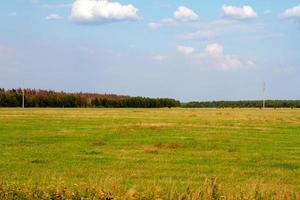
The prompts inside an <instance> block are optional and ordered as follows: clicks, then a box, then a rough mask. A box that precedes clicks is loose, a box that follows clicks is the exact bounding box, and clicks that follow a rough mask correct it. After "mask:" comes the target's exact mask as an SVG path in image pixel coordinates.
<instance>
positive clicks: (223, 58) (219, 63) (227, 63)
mask: <svg viewBox="0 0 300 200" xmlns="http://www.w3.org/2000/svg"><path fill="white" fill-rule="evenodd" d="M204 57H205V58H206V59H208V60H209V61H210V62H211V63H212V66H214V67H215V68H217V69H218V70H221V71H230V70H238V69H240V68H245V67H253V66H255V64H254V62H253V61H250V60H247V61H244V60H242V59H240V58H239V57H237V56H233V55H226V54H224V47H223V46H222V45H221V44H219V43H217V42H216V43H212V44H208V45H207V46H206V48H205V54H204Z"/></svg>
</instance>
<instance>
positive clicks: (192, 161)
mask: <svg viewBox="0 0 300 200" xmlns="http://www.w3.org/2000/svg"><path fill="white" fill-rule="evenodd" d="M299 177H300V110H299V109H266V110H260V109H180V108H178V109H25V110H22V109H0V198H1V193H2V194H3V196H2V197H3V198H7V199H9V194H12V193H14V192H15V193H16V191H19V193H18V192H17V193H18V195H19V196H18V197H21V196H22V195H23V196H24V195H25V196H26V194H27V195H29V194H41V195H42V194H43V195H44V196H45V198H46V199H47V197H49V198H50V196H51V194H52V195H57V194H56V193H59V192H60V193H64V192H65V195H67V197H68V198H71V196H72V193H74V192H75V191H77V193H78V194H82V195H84V194H85V193H87V194H85V195H86V196H88V195H91V196H89V198H93V196H92V195H93V194H97V195H98V196H97V195H96V196H95V195H94V197H95V198H100V196H101V195H100V196H99V194H102V193H103V195H104V196H105V195H106V196H105V198H106V197H107V195H108V196H109V195H111V196H113V197H114V198H115V199H118V198H117V197H119V199H125V196H126V195H127V196H128V195H129V196H130V195H131V196H134V195H135V196H136V195H137V194H138V196H139V197H142V196H143V195H144V196H146V197H147V198H148V197H149V198H148V199H152V198H153V199H154V198H156V197H155V195H158V196H161V198H163V199H176V198H177V199H180V198H181V197H180V195H181V196H182V195H187V194H190V195H192V196H190V197H191V198H186V199H193V198H194V199H201V198H202V197H203V199H205V198H206V199H207V198H208V196H209V198H210V199H211V198H213V194H214V195H216V194H217V193H218V195H217V196H216V197H214V198H215V199H218V198H219V197H220V198H221V197H222V196H223V197H224V198H225V196H226V197H228V198H229V197H232V199H234V198H236V199H238V198H240V199H243V198H244V197H243V198H242V197H241V196H243V195H244V196H247V197H249V198H250V197H251V198H252V197H253V198H254V199H259V198H260V197H262V198H265V199H272V198H273V197H274V198H275V199H276V198H278V199H284V198H285V196H288V197H289V198H292V197H293V198H294V199H297V198H298V197H299V196H297V194H298V193H299V192H300V179H299ZM216 180H217V181H216ZM49 187H50V188H51V187H53V188H56V189H53V192H52V193H51V191H52V190H51V189H49ZM187 188H188V190H187ZM216 188H217V189H216ZM26 191H27V192H26ZM28 191H31V193H30V192H29V193H28ZM33 191H36V193H35V192H33ZM62 191H64V192H62ZM67 191H69V193H70V194H69V193H68V192H67ZM84 191H85V192H84ZM87 191H90V192H87ZM201 191H202V193H201ZM213 191H215V192H213ZM22 192H23V193H24V194H23V193H22ZM77 193H76V194H77ZM128 193H129V194H128ZM131 193H132V194H131ZM171 193H172V194H173V196H172V195H171V196H172V197H171V196H170V194H171ZM4 194H6V195H4ZM74 194H75V193H74ZM200 194H205V195H207V197H204V196H202V197H201V198H200V197H199V196H198V197H199V198H196V197H197V195H200ZM20 195H21V196H20ZM47 195H48V196H47ZM68 195H69V196H68ZM151 195H152V196H151ZM153 195H154V196H153ZM176 195H177V196H176ZM235 195H236V197H234V196H235ZM75 196H76V195H75ZM10 197H11V196H10ZM27 197H28V199H30V198H32V197H31V196H27ZM39 197H41V196H39ZM146 197H145V198H144V199H147V198H146ZM24 198H25V197H24ZM101 198H102V197H101ZM101 198H100V199H101ZM103 198H104V197H103ZM105 198H104V199H105ZM126 198H127V197H126ZM128 198H129V197H128ZM228 198H227V199H228ZM289 198H288V199H289ZM25 199H26V198H25ZM140 199H143V198H140Z"/></svg>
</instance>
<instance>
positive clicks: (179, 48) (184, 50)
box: [176, 45, 195, 55]
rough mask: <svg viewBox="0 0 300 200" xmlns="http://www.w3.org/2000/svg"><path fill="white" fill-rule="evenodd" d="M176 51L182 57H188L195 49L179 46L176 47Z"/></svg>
mask: <svg viewBox="0 0 300 200" xmlns="http://www.w3.org/2000/svg"><path fill="white" fill-rule="evenodd" d="M176 50H177V51H178V52H179V53H182V54H184V55H190V54H192V53H194V51H195V49H194V48H193V47H188V46H181V45H177V46H176Z"/></svg>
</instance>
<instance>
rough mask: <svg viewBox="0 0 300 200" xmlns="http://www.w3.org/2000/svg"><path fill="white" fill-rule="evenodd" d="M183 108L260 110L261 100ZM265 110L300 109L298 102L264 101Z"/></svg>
mask: <svg viewBox="0 0 300 200" xmlns="http://www.w3.org/2000/svg"><path fill="white" fill-rule="evenodd" d="M182 106H183V107H185V108H262V107H263V101H262V100H253V101H203V102H189V103H185V104H183V105H182ZM265 107H266V108H300V100H266V101H265Z"/></svg>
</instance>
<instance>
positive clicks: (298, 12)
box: [281, 5, 300, 19]
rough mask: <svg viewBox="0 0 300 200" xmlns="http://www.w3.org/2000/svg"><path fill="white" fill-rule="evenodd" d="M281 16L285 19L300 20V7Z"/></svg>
mask: <svg viewBox="0 0 300 200" xmlns="http://www.w3.org/2000/svg"><path fill="white" fill-rule="evenodd" d="M281 16H282V18H285V19H300V5H299V6H295V7H293V8H289V9H287V10H286V11H285V12H284V13H282V15H281Z"/></svg>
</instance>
